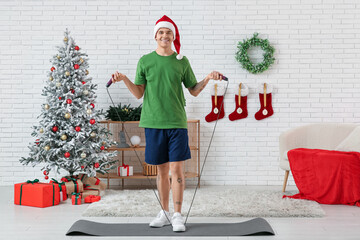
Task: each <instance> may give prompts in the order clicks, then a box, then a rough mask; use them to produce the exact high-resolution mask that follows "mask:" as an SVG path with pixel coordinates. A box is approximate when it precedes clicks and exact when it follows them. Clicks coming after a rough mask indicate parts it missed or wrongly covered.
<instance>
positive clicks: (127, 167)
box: [121, 163, 130, 176]
mask: <svg viewBox="0 0 360 240" xmlns="http://www.w3.org/2000/svg"><path fill="white" fill-rule="evenodd" d="M121 167H123V168H124V169H127V171H126V176H129V170H130V167H129V165H125V163H123V165H122V166H121Z"/></svg>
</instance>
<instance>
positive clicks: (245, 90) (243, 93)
mask: <svg viewBox="0 0 360 240" xmlns="http://www.w3.org/2000/svg"><path fill="white" fill-rule="evenodd" d="M248 94H249V87H248V86H247V85H246V84H245V83H241V96H243V97H244V96H247V95H248ZM235 95H239V85H236V88H235Z"/></svg>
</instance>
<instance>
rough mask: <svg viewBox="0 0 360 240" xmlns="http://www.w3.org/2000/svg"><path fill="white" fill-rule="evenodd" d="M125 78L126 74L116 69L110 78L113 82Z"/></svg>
mask: <svg viewBox="0 0 360 240" xmlns="http://www.w3.org/2000/svg"><path fill="white" fill-rule="evenodd" d="M125 79H127V76H126V75H125V74H122V73H119V72H118V71H116V72H115V73H114V74H113V75H112V78H111V80H112V82H113V83H115V82H120V81H122V80H125Z"/></svg>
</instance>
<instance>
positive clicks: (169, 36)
mask: <svg viewBox="0 0 360 240" xmlns="http://www.w3.org/2000/svg"><path fill="white" fill-rule="evenodd" d="M155 39H156V42H157V43H158V45H159V46H160V47H163V48H168V47H171V43H172V42H173V41H174V34H173V32H172V31H171V30H170V29H168V28H160V29H159V30H158V31H157V33H156V37H155Z"/></svg>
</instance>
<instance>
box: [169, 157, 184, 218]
mask: <svg viewBox="0 0 360 240" xmlns="http://www.w3.org/2000/svg"><path fill="white" fill-rule="evenodd" d="M183 168H184V161H179V162H170V171H171V189H172V196H173V201H174V210H175V211H174V212H179V213H181V206H182V202H183V194H184V189H185V176H184V172H183Z"/></svg>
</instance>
